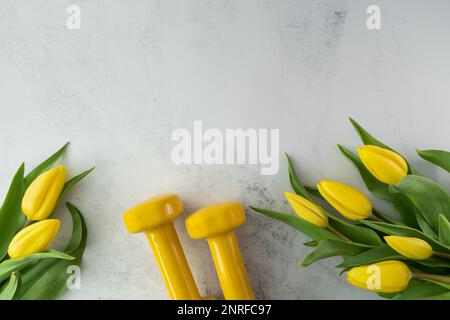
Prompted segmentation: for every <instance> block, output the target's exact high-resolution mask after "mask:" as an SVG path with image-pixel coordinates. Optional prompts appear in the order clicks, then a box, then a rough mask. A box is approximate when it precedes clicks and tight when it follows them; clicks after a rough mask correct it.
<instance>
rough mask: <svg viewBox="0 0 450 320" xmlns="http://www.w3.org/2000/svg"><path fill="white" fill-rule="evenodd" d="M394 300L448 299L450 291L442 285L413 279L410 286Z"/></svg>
mask: <svg viewBox="0 0 450 320" xmlns="http://www.w3.org/2000/svg"><path fill="white" fill-rule="evenodd" d="M393 299H394V300H428V299H430V300H448V299H450V291H449V290H448V289H445V288H443V287H442V286H440V285H438V284H435V283H432V282H428V281H422V280H418V279H411V280H410V281H409V284H408V287H407V288H406V289H405V290H404V291H403V292H401V293H399V294H397V295H395V296H394V297H393Z"/></svg>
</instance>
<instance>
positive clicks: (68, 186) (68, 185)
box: [58, 167, 95, 201]
mask: <svg viewBox="0 0 450 320" xmlns="http://www.w3.org/2000/svg"><path fill="white" fill-rule="evenodd" d="M94 169H95V167H92V168H90V169H88V170H86V171H84V172H82V173H80V174H79V175H77V176H75V177H73V178H72V179H70V180H67V181H66V183H64V187H63V189H62V192H61V195H60V196H59V200H58V201H61V200H62V199H63V197H64V196H65V195H66V194H67V193H68V192H69V191H70V190H71V189H72V188H73V187H74V186H75V185H76V184H77V183H78V182H80V181H81V180H83V178H84V177H86V176H87V175H88V174H89V173H91V172H92V171H93V170H94Z"/></svg>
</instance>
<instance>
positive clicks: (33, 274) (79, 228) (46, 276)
mask: <svg viewBox="0 0 450 320" xmlns="http://www.w3.org/2000/svg"><path fill="white" fill-rule="evenodd" d="M67 208H68V209H69V212H70V214H71V216H72V221H73V230H72V237H71V239H70V241H69V243H68V245H67V247H66V250H65V252H66V253H67V254H70V255H71V256H73V257H75V259H74V260H72V261H62V260H57V261H55V260H53V261H51V260H49V261H40V262H39V263H37V264H36V265H34V266H33V267H32V268H28V269H27V270H25V271H24V272H23V274H22V285H21V288H20V291H19V294H18V298H19V299H24V300H36V299H38V300H42V299H45V300H50V299H56V298H58V297H59V296H60V295H61V294H62V293H63V292H64V291H65V289H66V287H67V281H68V279H69V277H70V276H71V275H70V274H68V270H69V269H68V268H69V267H71V266H78V267H80V266H81V262H82V257H83V253H84V249H85V247H86V238H87V228H86V223H85V221H84V218H83V215H82V214H81V212H80V211H79V210H78V209H77V208H76V207H75V206H74V205H72V204H70V203H67Z"/></svg>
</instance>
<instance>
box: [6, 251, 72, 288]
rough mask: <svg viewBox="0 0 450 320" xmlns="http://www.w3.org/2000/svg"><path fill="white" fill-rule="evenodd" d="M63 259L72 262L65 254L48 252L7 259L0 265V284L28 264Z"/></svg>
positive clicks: (70, 257)
mask: <svg viewBox="0 0 450 320" xmlns="http://www.w3.org/2000/svg"><path fill="white" fill-rule="evenodd" d="M52 258H55V259H63V260H73V259H74V257H72V256H70V255H68V254H67V253H64V252H60V251H56V250H48V251H47V252H41V253H34V254H31V255H29V256H26V257H23V258H19V259H8V260H5V261H3V262H2V263H0V283H1V282H2V281H4V280H5V279H7V278H9V276H10V275H11V272H13V271H20V270H22V269H23V268H25V267H27V266H29V265H30V264H32V263H34V262H36V261H38V260H44V259H52Z"/></svg>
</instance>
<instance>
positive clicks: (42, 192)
mask: <svg viewBox="0 0 450 320" xmlns="http://www.w3.org/2000/svg"><path fill="white" fill-rule="evenodd" d="M66 175H67V170H66V168H65V167H63V166H61V165H59V166H57V167H55V168H53V169H51V170H49V171H47V172H44V173H42V174H41V175H39V176H38V177H37V178H36V179H35V180H34V181H33V182H32V183H31V185H30V186H29V187H28V189H27V190H26V191H25V194H24V196H23V199H22V211H23V213H24V214H25V215H26V216H27V217H28V219H30V220H44V219H47V218H48V216H49V215H50V214H51V213H52V211H53V210H54V209H55V206H56V203H57V202H58V199H59V196H60V194H61V191H62V189H63V187H64V182H65V179H66Z"/></svg>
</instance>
